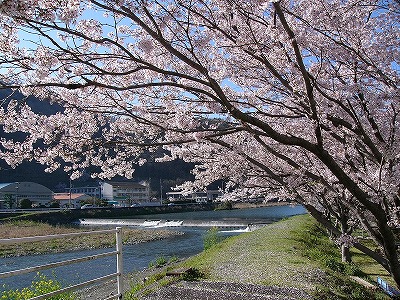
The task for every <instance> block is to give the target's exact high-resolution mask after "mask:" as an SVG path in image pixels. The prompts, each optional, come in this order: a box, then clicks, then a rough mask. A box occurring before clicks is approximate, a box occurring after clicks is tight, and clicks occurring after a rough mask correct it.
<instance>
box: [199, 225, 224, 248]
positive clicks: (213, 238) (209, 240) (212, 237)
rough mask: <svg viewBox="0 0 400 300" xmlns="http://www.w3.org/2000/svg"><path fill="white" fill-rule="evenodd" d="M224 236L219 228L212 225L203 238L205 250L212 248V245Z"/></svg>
mask: <svg viewBox="0 0 400 300" xmlns="http://www.w3.org/2000/svg"><path fill="white" fill-rule="evenodd" d="M221 241H222V238H221V237H220V236H219V235H218V228H216V227H212V228H211V229H209V230H208V231H207V232H206V234H205V236H204V239H203V245H204V250H207V249H210V248H211V247H213V246H215V245H217V244H219V243H220V242H221Z"/></svg>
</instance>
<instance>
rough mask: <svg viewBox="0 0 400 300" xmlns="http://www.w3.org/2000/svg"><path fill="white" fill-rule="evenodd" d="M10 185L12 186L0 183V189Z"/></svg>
mask: <svg viewBox="0 0 400 300" xmlns="http://www.w3.org/2000/svg"><path fill="white" fill-rule="evenodd" d="M10 184H12V183H0V189H2V188H4V187H6V186H9V185H10Z"/></svg>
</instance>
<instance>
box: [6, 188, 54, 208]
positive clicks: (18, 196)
mask: <svg viewBox="0 0 400 300" xmlns="http://www.w3.org/2000/svg"><path fill="white" fill-rule="evenodd" d="M22 199H28V200H30V201H31V202H32V206H33V207H35V206H36V207H39V206H46V207H48V206H50V203H51V202H52V201H53V191H52V190H50V189H48V188H47V187H45V186H43V185H41V184H38V183H34V182H12V183H0V208H18V207H19V205H20V202H21V200H22Z"/></svg>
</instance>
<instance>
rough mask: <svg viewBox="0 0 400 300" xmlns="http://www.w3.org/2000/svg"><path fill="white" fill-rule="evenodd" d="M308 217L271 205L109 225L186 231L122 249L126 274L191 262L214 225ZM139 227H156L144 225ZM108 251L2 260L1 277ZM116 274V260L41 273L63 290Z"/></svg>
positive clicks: (26, 281)
mask: <svg viewBox="0 0 400 300" xmlns="http://www.w3.org/2000/svg"><path fill="white" fill-rule="evenodd" d="M304 213H305V209H304V208H303V207H302V206H270V207H261V208H249V209H238V210H229V211H224V210H221V211H197V212H185V213H173V214H157V215H144V216H135V217H134V218H133V219H119V220H116V219H113V220H112V221H111V224H113V225H124V226H134V227H135V228H142V229H143V230H153V228H160V227H162V226H163V225H166V226H167V227H164V228H167V229H171V230H175V231H176V230H177V231H181V232H183V233H184V234H183V235H179V236H174V237H172V238H168V239H165V240H161V241H152V242H148V243H141V244H136V245H126V246H124V247H123V266H124V272H135V271H139V270H142V269H144V268H146V267H148V265H149V263H150V262H152V261H155V260H156V259H157V258H159V257H165V258H167V259H168V258H171V257H176V258H187V257H189V256H192V255H195V254H197V253H200V252H201V251H202V250H203V238H204V235H205V233H206V231H207V230H208V229H209V228H211V227H213V226H215V224H217V225H218V229H219V234H220V235H222V236H231V235H237V234H240V233H241V232H245V231H248V229H249V228H248V227H247V224H255V225H258V226H262V224H269V223H272V222H276V221H278V220H280V219H282V218H285V217H289V216H293V215H298V214H304ZM171 220H174V221H173V223H174V226H168V225H167V224H171V223H170V222H171ZM85 221H86V222H88V221H91V220H90V219H89V220H88V219H86V220H84V221H83V222H85ZM94 223H96V224H97V226H98V224H103V225H104V226H110V224H109V223H110V220H98V219H97V220H94ZM130 224H138V225H130ZM140 224H142V225H143V224H144V225H146V224H147V225H155V226H153V227H152V226H141V225H140ZM16 246H17V245H16ZM108 251H110V250H109V249H108V250H107V249H106V250H105V249H95V250H83V251H73V252H66V253H58V254H45V255H32V256H25V257H10V258H1V259H0V273H2V272H7V271H12V270H19V269H23V268H27V267H32V266H37V265H43V264H46V263H52V262H58V261H63V260H69V259H74V258H79V257H82V256H88V255H93V254H98V253H103V252H108ZM115 271H116V262H115V256H110V257H105V258H102V259H96V260H89V261H86V262H83V263H79V264H73V265H69V266H63V267H57V268H54V269H52V270H51V271H50V270H46V271H41V273H42V274H45V275H46V276H49V277H51V278H52V277H53V276H55V277H56V278H57V280H59V281H61V282H62V284H63V285H64V286H65V285H70V284H76V283H79V282H84V281H87V280H91V279H93V278H97V277H100V276H104V275H108V274H110V273H114V272H115ZM35 276H36V274H35V273H31V274H25V275H18V276H14V277H11V278H5V279H0V292H1V291H2V290H5V289H16V288H19V289H20V288H22V287H25V286H30V283H31V281H32V280H33V279H34V277H35Z"/></svg>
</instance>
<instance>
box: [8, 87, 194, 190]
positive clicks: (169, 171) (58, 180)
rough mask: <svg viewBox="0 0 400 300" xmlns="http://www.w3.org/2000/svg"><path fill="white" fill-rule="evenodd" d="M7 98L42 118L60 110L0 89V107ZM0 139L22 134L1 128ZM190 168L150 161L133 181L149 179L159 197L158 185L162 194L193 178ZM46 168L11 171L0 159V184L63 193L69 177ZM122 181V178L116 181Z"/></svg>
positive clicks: (28, 165) (88, 181) (84, 181)
mask: <svg viewBox="0 0 400 300" xmlns="http://www.w3.org/2000/svg"><path fill="white" fill-rule="evenodd" d="M10 95H12V98H13V99H16V100H18V101H20V102H21V104H22V103H26V104H28V105H29V106H30V107H31V109H32V110H33V111H34V112H37V113H39V112H40V113H42V114H45V115H52V114H55V113H56V112H59V111H61V110H62V107H60V106H58V105H54V104H53V105H51V104H50V103H49V102H47V101H40V100H39V99H37V98H35V97H32V96H30V97H24V96H23V95H22V94H21V93H18V92H14V93H13V91H11V90H8V89H7V90H0V106H2V107H6V105H8V103H9V101H10V98H11V97H10ZM0 136H1V137H7V138H12V139H17V140H21V139H23V138H24V135H23V134H21V133H15V134H6V133H4V131H3V129H2V127H1V126H0ZM192 167H193V165H192V164H188V163H185V162H183V161H182V160H177V161H174V162H165V163H154V162H149V163H147V164H145V165H144V166H141V167H138V169H137V170H136V171H135V174H134V176H135V180H149V181H150V185H151V189H152V190H153V191H154V193H155V196H158V195H159V192H160V189H161V186H162V190H163V192H164V193H165V192H166V191H169V190H170V187H171V186H175V185H176V184H179V183H183V182H184V181H187V180H191V179H193V175H191V173H190V170H191V169H192ZM45 168H46V167H45V166H42V165H40V164H38V163H35V162H24V163H22V164H21V165H20V166H18V167H17V168H16V169H11V168H10V167H9V166H8V165H6V163H5V162H4V161H1V160H0V183H1V182H16V181H32V182H36V183H40V184H42V185H44V186H46V187H48V188H49V189H51V190H53V191H55V192H58V191H60V192H62V191H64V188H65V187H68V186H69V176H68V174H66V173H65V172H64V171H63V170H57V171H55V172H53V173H46V172H45V171H44V170H45ZM115 179H118V180H123V178H115ZM96 184H97V181H96V180H93V179H92V178H91V177H90V176H89V175H87V176H83V177H82V178H79V179H77V180H74V181H72V185H73V186H86V185H96Z"/></svg>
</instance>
